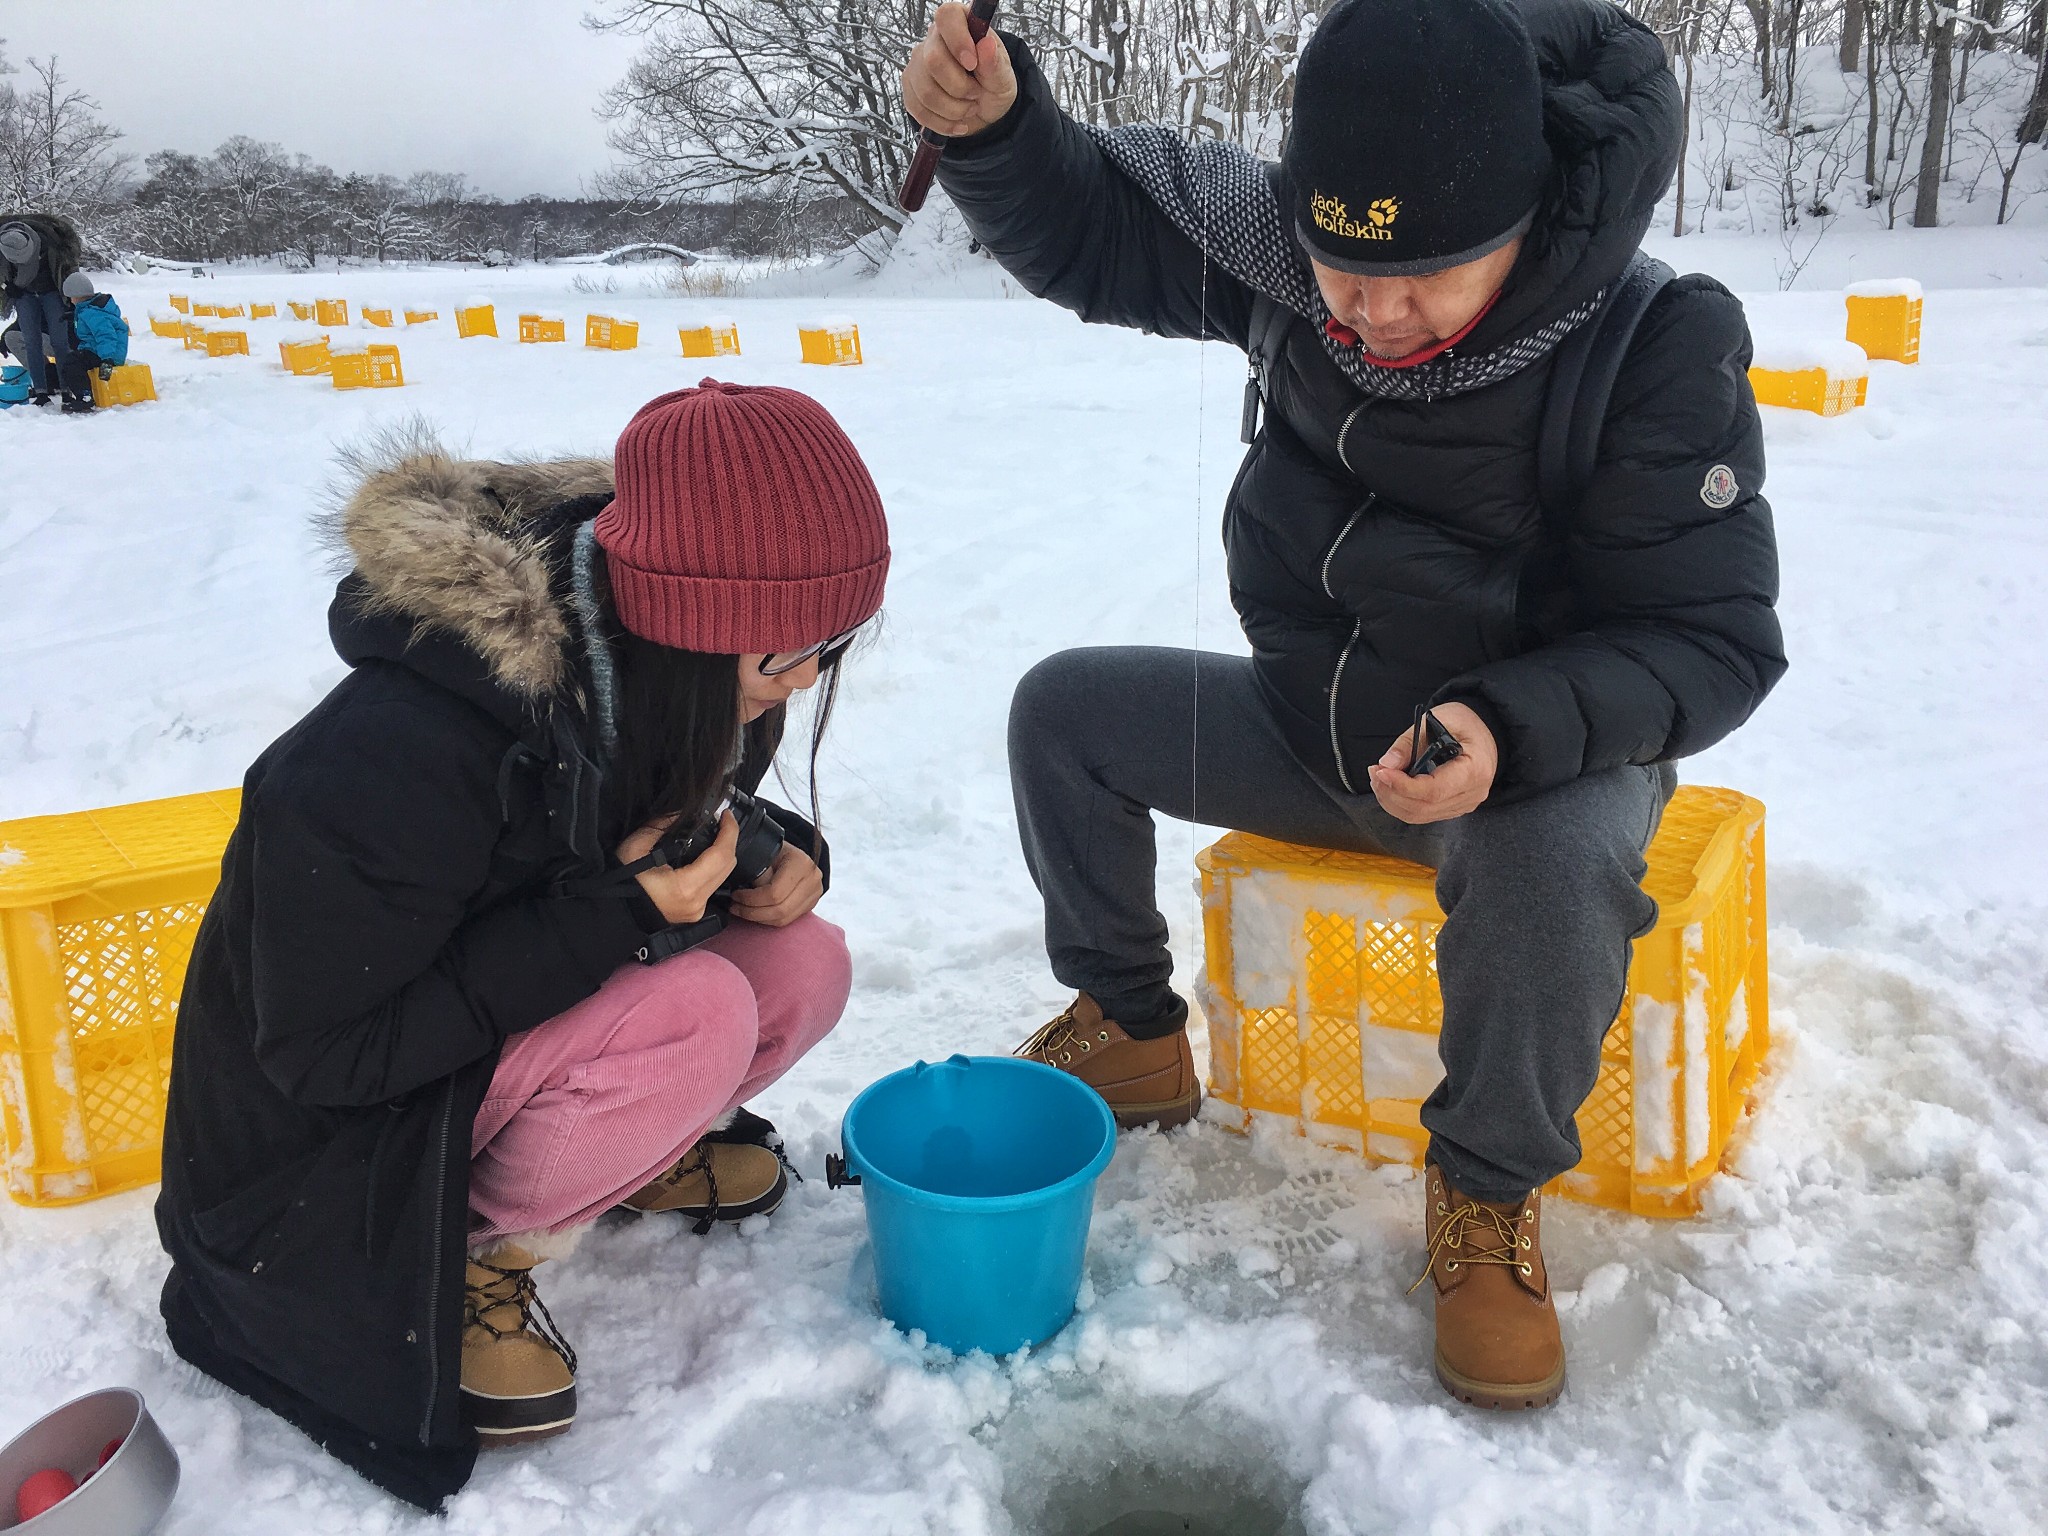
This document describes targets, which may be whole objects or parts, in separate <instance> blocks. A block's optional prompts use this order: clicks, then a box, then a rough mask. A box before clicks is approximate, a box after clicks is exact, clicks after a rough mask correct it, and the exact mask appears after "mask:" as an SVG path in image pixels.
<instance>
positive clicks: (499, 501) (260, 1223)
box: [157, 379, 889, 1509]
mask: <svg viewBox="0 0 2048 1536" xmlns="http://www.w3.org/2000/svg"><path fill="white" fill-rule="evenodd" d="M351 467H352V468H353V469H354V470H355V471H356V472H357V474H356V479H355V483H354V484H353V486H351V487H350V488H349V489H348V490H347V491H346V492H345V493H344V500H343V502H342V505H341V506H340V508H339V509H338V512H337V514H336V516H335V518H334V519H333V523H332V526H331V527H330V529H329V533H330V536H331V537H332V539H333V541H334V543H335V544H336V546H337V547H338V548H340V549H343V550H345V551H346V552H347V557H348V559H349V560H350V563H351V565H352V569H351V570H350V573H349V574H348V575H347V576H346V577H345V578H344V579H343V580H342V582H341V586H340V589H339V591H338V592H337V593H336V596H335V600H334V604H333V606H332V607H331V608H330V610H329V612H328V630H329V633H330V635H331V636H332V638H333V641H334V644H335V648H336V650H337V651H339V652H340V654H341V658H342V660H343V661H345V662H346V663H347V664H348V666H349V668H350V671H349V674H348V676H347V677H345V678H343V679H342V681H341V682H339V683H337V684H336V685H335V687H334V689H333V691H332V692H330V693H329V694H328V695H327V697H326V698H325V699H323V700H322V701H321V702H320V703H318V704H316V705H315V706H314V707H313V709H312V710H311V711H310V712H309V713H308V714H307V715H306V716H305V718H304V719H302V720H300V721H299V722H298V723H297V724H296V725H294V726H293V727H292V728H291V729H290V730H288V731H287V732H285V734H284V735H283V736H281V737H279V738H278V740H277V741H276V742H275V743H273V744H272V745H271V746H270V747H269V748H268V749H266V750H265V752H264V753H263V755H262V756H261V757H260V758H258V759H257V761H256V763H255V765H254V766H253V767H251V768H250V770H249V773H248V775H247V777H246V778H245V779H244V781H243V789H242V805H241V816H240V821H239V823H238V824H237V826H236V829H235V832H234V834H233V836H232V837H231V839H230V840H229V843H228V848H227V853H226V856H225V858H224V860H223V862H222V866H221V882H220V887H219V889H218V891H217V892H216V894H215V896H214V899H213V901H212V903H211V904H210V905H209V906H208V908H207V910H206V917H205V921H204V922H203V923H202V925H201V927H200V930H199V935H198V940H197V942H196V944H195V945H194V948H193V951H192V962H191V969H190V971H189V973H188V974H187V977H186V982H185V990H184V995H183V999H182V1001H181V1002H180V1004H179V1007H178V1032H177V1040H176V1044H175V1048H174V1055H173V1059H172V1064H171V1080H170V1095H169V1102H168V1106H167V1111H166V1116H165V1126H164V1150H163V1193H162V1196H161V1197H160V1198H159V1200H158V1201H157V1227H158V1231H159V1233H160V1234H161V1236H162V1239H163V1243H164V1247H165V1249H166V1250H167V1251H168V1252H169V1254H170V1256H171V1261H172V1262H171V1269H170V1274H169V1277H168V1278H167V1279H166V1281H165V1284H164V1293H163V1314H164V1322H165V1326H166V1329H167V1331H168V1333H169V1335H170V1340H171V1343H172V1346H173V1347H174V1348H175V1349H176V1350H177V1352H178V1353H179V1354H180V1355H181V1356H183V1357H184V1358H185V1359H186V1360H188V1361H190V1362H192V1363H193V1364H194V1365H196V1366H198V1367H199V1368H200V1369H201V1370H203V1371H206V1372H207V1373H209V1374H210V1375H212V1376H213V1377H215V1378H216V1379H218V1380H220V1381H223V1382H225V1383H227V1384H228V1385H229V1386H231V1387H233V1388H235V1389H236V1390H238V1391H240V1392H243V1393H245V1394H246V1395H248V1396H249V1397H252V1398H254V1399H255V1400H256V1401H257V1402H260V1403H262V1404H263V1405H265V1406H266V1407H268V1408H270V1409H272V1410H273V1411H274V1412H276V1413H279V1414H281V1415H283V1416H284V1417H285V1418H287V1419H289V1420H290V1421H291V1422H292V1423H294V1424H297V1425H298V1426H299V1427H300V1428H302V1429H303V1430H305V1431H306V1433H307V1434H309V1435H311V1436H312V1437H313V1438H314V1439H316V1440H317V1441H318V1442H319V1443H320V1444H321V1445H322V1446H324V1447H325V1448H326V1449H327V1450H328V1451H329V1452H331V1453H332V1454H333V1455H335V1456H337V1457H339V1458H341V1459H342V1460H343V1461H345V1462H347V1463H348V1464H349V1465H351V1466H353V1467H355V1468H356V1469H357V1470H358V1471H360V1472H361V1473H362V1474H363V1475H364V1476H365V1477H368V1478H369V1479H371V1480H372V1481H373V1482H376V1483H378V1484H380V1485H381V1486H383V1487H385V1488H387V1489H389V1490H391V1491H392V1492H394V1493H396V1494H398V1495H399V1496H400V1497H402V1498H405V1499H408V1500H410V1501H412V1502H413V1503H415V1504H418V1505H420V1506H422V1507H424V1508H429V1509H431V1508H435V1507H437V1506H438V1505H439V1504H440V1502H441V1500H442V1499H443V1498H445V1497H446V1496H447V1495H449V1494H451V1493H453V1492H455V1491H456V1490H457V1489H459V1488H461V1487H462V1486H463V1484H464V1483H465V1482H466V1481H467V1480H468V1478H469V1475H470V1472H471V1469H472V1466H473V1464H474V1461H475V1458H476V1453H477V1450H478V1448H479V1444H480V1443H481V1444H482V1445H484V1446H509V1445H512V1444H515V1443H518V1442H521V1441H528V1440H534V1439H538V1438H540V1437H542V1436H546V1435H555V1434H560V1433H562V1432H563V1431H565V1430H567V1429H568V1428H569V1427H570V1425H571V1423H572V1422H573V1421H574V1419H575V1416H576V1354H575V1351H574V1350H573V1349H572V1348H570V1346H569V1344H568V1343H567V1341H566V1340H565V1339H564V1338H563V1336H562V1334H561V1333H560V1332H558V1331H557V1330H556V1328H555V1326H554V1323H553V1320H552V1319H551V1318H550V1317H549V1316H548V1310H547V1308H546V1307H545V1306H544V1305H543V1304H542V1302H541V1300H540V1297H539V1295H538V1293H537V1291H536V1289H535V1283H534V1275H533V1271H534V1269H535V1267H536V1266H537V1265H538V1264H539V1263H540V1262H541V1261H542V1260H543V1259H556V1260H559V1259H561V1258H563V1257H565V1256H566V1255H567V1254H568V1252H569V1250H570V1249H571V1248H572V1247H574V1246H575V1244H576V1241H577V1239H578V1238H579V1237H580V1236H581V1235H582V1234H583V1233H584V1232H585V1231H586V1230H587V1229H588V1228H589V1226H590V1225H591V1223H593V1222H595V1221H596V1220H597V1219H598V1217H599V1216H601V1215H603V1214H604V1213H605V1212H607V1211H611V1210H615V1209H621V1208H623V1209H624V1210H626V1211H629V1212H638V1213H641V1215H642V1216H644V1217H646V1219H650V1220H664V1219H667V1220H673V1219H675V1218H677V1217H681V1218H682V1219H684V1220H685V1221H686V1222H688V1223H689V1224H690V1225H692V1226H693V1227H694V1228H695V1229H696V1230H697V1231H699V1232H706V1231H709V1230H710V1229H711V1225H712V1223H713V1222H718V1221H724V1222H738V1221H741V1220H744V1219H746V1218H748V1217H751V1216H760V1215H766V1214H767V1213H769V1212H771V1211H773V1210H774V1209H775V1208H776V1206H777V1204H778V1203H779V1202H780V1201H781V1199H782V1198H783V1195H784V1193H785V1192H786V1190H787V1188H788V1185H787V1177H786V1174H785V1172H784V1167H783V1164H782V1162H781V1160H780V1158H779V1157H778V1156H777V1153H776V1149H777V1148H778V1147H779V1145H780V1143H779V1140H777V1139H775V1138H774V1136H773V1127H772V1126H770V1125H769V1124H768V1123H767V1122H766V1121H765V1120H763V1119H761V1118H760V1117H759V1116H757V1115H753V1114H751V1113H749V1112H747V1111H745V1110H743V1109H742V1108H741V1107H740V1106H742V1105H743V1104H744V1103H745V1102H746V1101H747V1100H748V1099H750V1098H751V1097H752V1096H753V1095H755V1094H757V1093H759V1092H760V1091H761V1090H763V1089H765V1088H766V1087H768V1086H769V1085H770V1084H771V1083H773V1082H774V1081H775V1080H776V1079H777V1078H779V1077H780V1076H781V1075H782V1074H783V1073H784V1072H786V1071H788V1070H789V1068H790V1067H791V1066H792V1065H793V1064H794V1063H795V1062H796V1061H797V1060H798V1059H799V1058H800V1057H801V1056H803V1055H804V1053H805V1052H807V1051H809V1050H810V1049H811V1048H812V1047H813V1046H815V1045H816V1044H817V1043H818V1042H819V1041H820V1040H822V1039H823V1038H824V1036H825V1035H826V1033H827V1032H828V1031H829V1030H831V1029H832V1027H833V1026H834V1025H835V1024H836V1023H837V1022H838V1020H839V1016H840V1013H841V1011H842V1010H843V1009H844V1008H845V1006H846V1000H847V995H848V989H849V987H850V985H851V974H852V972H851V962H850V960H849V958H848V955H847V949H846V938H845V935H844V934H842V933H841V932H840V930H839V929H838V928H836V927H834V926H833V925H832V924H830V923H828V922H826V921H825V920H824V919H823V918H821V917H819V916H818V915H817V914H816V912H815V911H813V910H812V909H813V908H814V907H815V906H816V905H817V903H818V900H819V898H820V897H821V896H822V895H823V894H824V892H825V887H826V882H827V879H828V877H829V874H830V860H829V857H828V855H827V852H826V848H825V844H824V842H823V841H822V839H821V838H820V837H819V835H818V833H817V830H816V827H815V825H814V824H813V822H809V821H806V820H805V819H804V818H803V817H801V816H798V815H797V814H795V813H794V812H792V811H787V810H783V809H781V808H780V807H774V808H772V814H773V816H774V818H775V820H776V821H777V822H778V823H779V824H780V829H781V831H782V834H783V836H782V839H781V841H780V843H779V844H775V843H772V842H771V843H770V845H769V847H768V849H767V850H766V851H765V852H762V851H760V850H759V849H758V848H757V850H756V856H755V857H753V858H752V859H751V860H750V864H749V868H750V870H752V869H758V874H757V875H756V878H755V880H754V882H753V883H752V884H746V883H744V881H742V880H738V879H735V878H734V876H735V872H736V870H737V869H738V868H739V867H740V865H739V856H740V854H741V852H742V851H743V844H742V841H741V836H740V831H739V827H738V824H737V821H736V818H735V816H734V815H733V813H732V811H731V810H728V809H726V808H725V807H727V806H728V805H731V806H733V807H737V808H740V809H741V811H742V815H743V816H744V818H745V819H746V820H747V822H748V824H749V825H750V826H754V825H756V822H755V810H756V809H761V808H765V807H764V804H763V802H759V801H752V800H751V797H752V796H753V795H754V793H755V791H756V790H757V789H758V788H759V787H760V784H761V781H762V778H763V775H765V774H767V773H768V772H769V771H770V768H771V766H772V764H773V762H774V760H775V756H776V750H777V747H778V745H779V743H780V742H781V740H782V736H783V727H784V722H785V719H786V717H787V713H788V705H789V703H790V701H791V699H792V698H793V697H794V696H796V695H797V694H799V693H801V692H803V691H804V690H806V689H810V688H813V687H816V688H817V689H818V702H817V704H816V705H815V707H814V709H813V711H812V729H811V730H810V732H809V733H808V737H809V739H808V740H807V741H806V742H805V743H804V744H803V745H804V751H805V754H806V755H807V756H808V758H809V761H810V763H811V765H812V768H813V770H814V773H813V778H814V779H815V767H816V763H817V750H818V743H819V740H820V738H821V737H822V735H823V733H824V729H825V724H826V721H827V719H828V718H829V717H830V714H831V702H832V695H833V692H834V689H835V687H836V684H837V679H838V677H839V666H840V661H841V658H842V657H843V656H844V655H845V653H846V651H847V648H848V646H849V645H850V644H851V643H852V641H853V639H854V636H855V633H856V632H857V631H858V630H859V629H860V627H861V626H862V625H864V624H865V623H866V622H867V621H868V620H869V619H871V618H872V617H873V616H874V615H875V613H876V612H877V610H879V608H880V607H881V603H882V592H883V583H884V580H885V578H886V576H887V574H888V567H889V544H888V525H887V522H886V520H885V518H884V515H883V511H882V503H881V498H880V496H879V495H878V494H877V492H876V490H875V484H874V481H873V479H872V478H870V476H869V474H868V471H867V468H866V466H865V465H864V464H863V463H862V462H861V458H860V454H859V452H858V451H857V450H856V449H855V448H854V445H853V444H852V443H851V442H850V441H848V439H847V437H846V434H845V433H844V432H843V431H841V430H840V428H839V426H838V424H837V423H836V422H834V421H833V419H832V417H831V416H830V414H828V413H827V412H826V410H825V408H824V407H823V406H821V405H820V404H818V402H817V401H815V400H813V399H811V398H810V397H809V396H807V395H802V394H799V393H797V392H796V391H795V390H790V389H777V388H750V387H747V386H743V385H737V384H722V383H718V382H715V381H713V380H708V379H707V380H705V381H704V383H703V384H702V385H701V386H700V387H698V388H696V389H685V390H679V391H677V392H675V393H672V394H667V395H663V396H661V397H660V398H658V399H656V400H653V401H651V402H650V403H648V404H647V405H646V406H644V407H642V408H641V410H640V411H639V412H638V413H637V414H636V415H635V416H634V417H633V419H632V420H631V422H629V423H628V424H627V426H626V429H625V431H624V433H622V434H621V436H620V437H619V440H618V446H617V452H616V456H615V459H611V460H608V459H570V458H558V459H549V460H539V461H531V460H529V461H525V462H520V463H493V462H478V461H473V460H464V459H459V458H456V457H454V456H453V455H451V454H449V453H447V452H445V451H444V450H442V449H441V448H439V447H438V446H436V445H435V444H433V443H432V442H431V441H430V440H426V439H425V438H424V434H409V435H406V436H404V437H402V438H401V439H398V440H394V441H390V442H387V443H385V444H383V445H381V447H380V449H379V450H377V451H373V452H367V453H362V454H357V455H354V456H352V465H351ZM743 796H744V797H749V798H748V799H747V800H745V801H743V800H742V797H743ZM749 806H751V807H753V808H754V809H748V807H749ZM812 810H813V819H815V814H816V806H815V794H814V796H813V807H812ZM671 830H674V831H677V832H680V833H686V834H689V837H688V840H687V841H686V842H685V843H684V845H683V846H681V847H671V846H670V844H669V843H668V841H667V834H668V833H669V832H670V831H671ZM714 834H715V835H714ZM754 841H755V840H754V839H753V838H752V837H750V838H748V840H747V845H752V844H753V843H754ZM714 919H715V920H714ZM650 1282H651V1283H652V1284H654V1285H656V1286H661V1285H663V1284H665V1282H664V1281H662V1280H661V1279H660V1278H659V1277H654V1276H650V1277H646V1279H645V1280H644V1281H643V1280H641V1279H640V1278H639V1277H635V1280H634V1282H633V1284H634V1286H635V1290H634V1291H633V1292H632V1293H631V1294H629V1295H625V1296H621V1297H619V1298H618V1299H617V1301H616V1302H615V1303H614V1304H615V1305H621V1306H635V1305H638V1304H639V1302H638V1301H637V1300H636V1299H635V1298H636V1297H638V1298H642V1299H644V1297H645V1296H646V1294H647V1293H646V1291H645V1290H644V1289H640V1288H639V1287H641V1286H643V1285H644V1284H646V1283H650ZM704 1300H705V1301H706V1303H707V1304H710V1305H715V1301H713V1300H712V1299H711V1298H709V1297H708V1296H706V1297H705V1298H704ZM613 1406H614V1407H616V1400H615V1401H614V1404H613ZM545 1475H548V1476H552V1475H553V1474H551V1473H550V1474H545ZM599 1475H600V1476H602V1472H601V1471H600V1474H599Z"/></svg>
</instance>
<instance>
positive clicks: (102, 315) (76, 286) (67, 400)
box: [64, 272, 128, 410]
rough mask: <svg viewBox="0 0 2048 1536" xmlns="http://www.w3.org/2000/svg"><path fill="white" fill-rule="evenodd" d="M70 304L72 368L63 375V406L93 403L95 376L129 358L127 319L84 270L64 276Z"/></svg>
mask: <svg viewBox="0 0 2048 1536" xmlns="http://www.w3.org/2000/svg"><path fill="white" fill-rule="evenodd" d="M64 297H65V298H66V299H67V300H68V301H69V302H70V304H71V367H70V371H69V372H68V373H67V374H66V375H65V377H64V408H65V409H66V410H73V409H76V408H77V407H76V406H75V405H74V404H73V402H74V401H79V400H82V401H84V402H85V405H86V407H87V408H88V409H89V408H90V407H91V405H92V375H93V374H95V373H97V374H98V375H99V376H100V377H101V378H102V379H104V378H106V377H108V376H109V375H110V374H111V373H112V372H113V371H114V370H115V369H116V368H119V367H120V366H121V365H122V364H124V363H126V362H127V361H128V322H127V320H126V319H125V318H123V316H122V314H121V306H120V305H118V304H116V303H115V302H114V296H113V295H112V294H111V293H101V292H99V291H97V290H96V289H95V288H94V287H93V283H92V279H91V278H89V277H87V276H86V275H85V274H84V273H83V272H74V273H72V274H71V275H70V276H69V277H67V278H65V279H64Z"/></svg>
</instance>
